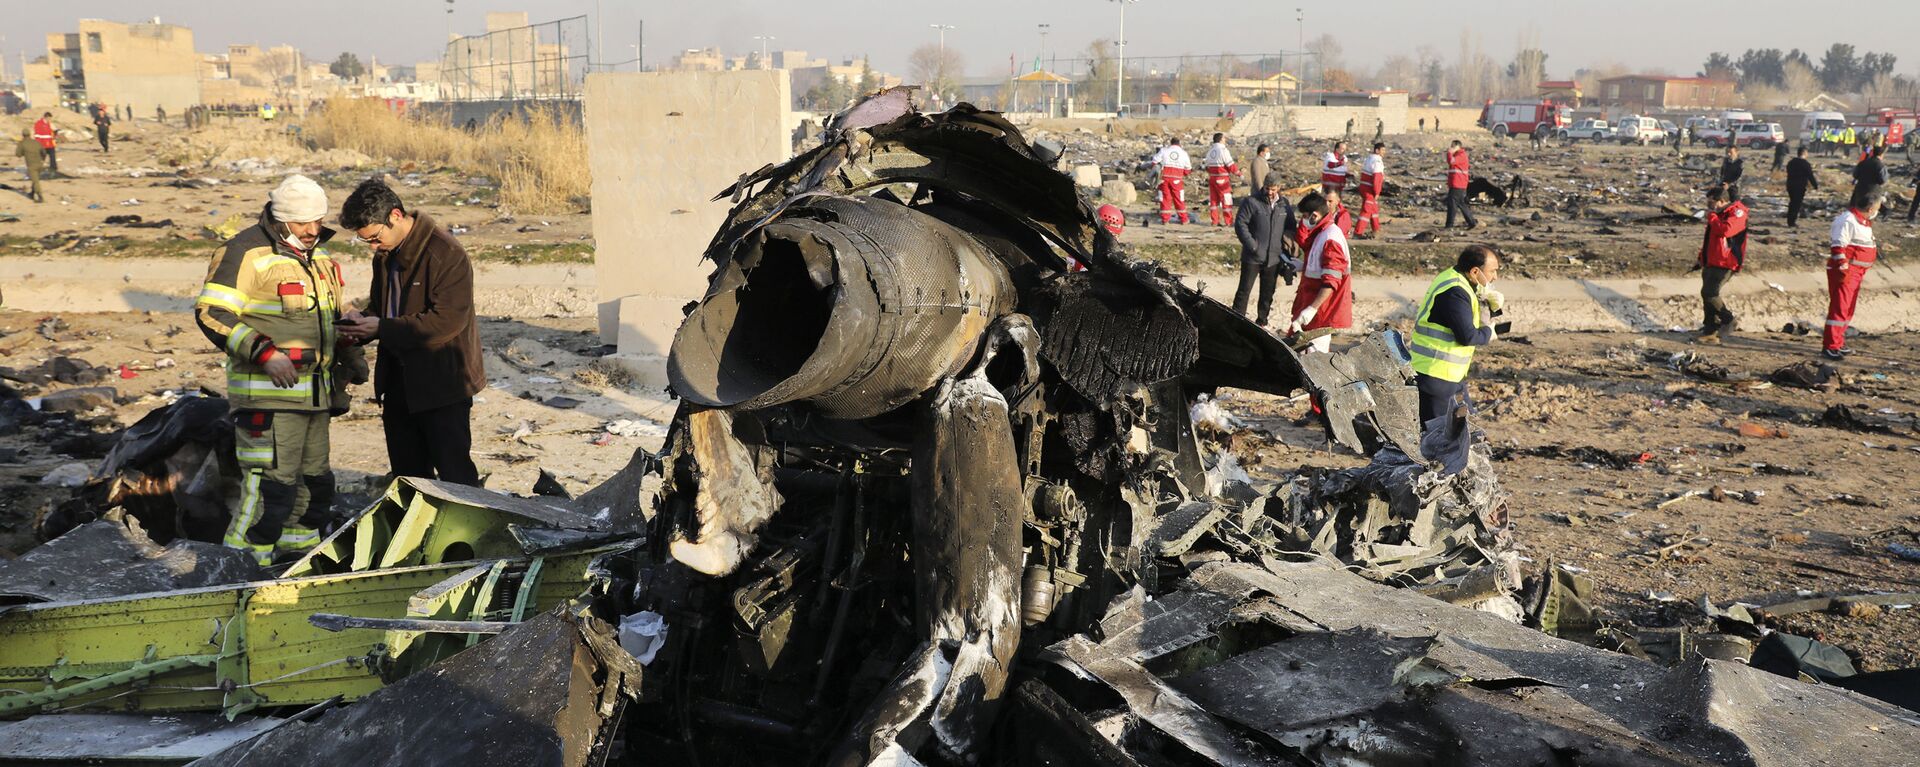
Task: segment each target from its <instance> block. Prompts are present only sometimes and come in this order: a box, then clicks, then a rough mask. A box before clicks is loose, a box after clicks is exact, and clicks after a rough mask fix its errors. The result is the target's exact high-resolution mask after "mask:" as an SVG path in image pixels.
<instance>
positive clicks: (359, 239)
mask: <svg viewBox="0 0 1920 767" xmlns="http://www.w3.org/2000/svg"><path fill="white" fill-rule="evenodd" d="M372 226H378V227H380V231H379V232H378V233H376V234H372V235H365V236H363V235H361V234H360V233H359V232H354V233H353V241H354V243H355V244H358V245H372V244H374V241H376V240H379V239H380V238H382V237H384V236H385V235H386V234H387V232H390V231H392V230H393V227H392V226H390V225H388V224H374V225H372ZM372 226H370V227H368V228H372Z"/></svg>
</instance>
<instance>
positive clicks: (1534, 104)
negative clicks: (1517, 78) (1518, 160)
mask: <svg viewBox="0 0 1920 767" xmlns="http://www.w3.org/2000/svg"><path fill="white" fill-rule="evenodd" d="M1572 112H1573V110H1572V109H1570V108H1568V107H1566V106H1564V105H1560V104H1555V103H1554V102H1553V100H1552V99H1502V100H1499V101H1492V100H1489V101H1488V102H1487V105H1486V106H1485V107H1483V108H1482V109H1481V110H1480V123H1479V124H1480V127H1482V128H1486V129H1487V130H1490V131H1493V135H1495V136H1515V135H1532V134H1533V133H1535V132H1536V131H1544V132H1546V133H1547V134H1549V135H1551V134H1552V133H1553V132H1554V131H1556V130H1559V129H1560V128H1564V127H1566V125H1567V123H1568V122H1569V119H1568V118H1569V117H1570V116H1571V114H1572Z"/></svg>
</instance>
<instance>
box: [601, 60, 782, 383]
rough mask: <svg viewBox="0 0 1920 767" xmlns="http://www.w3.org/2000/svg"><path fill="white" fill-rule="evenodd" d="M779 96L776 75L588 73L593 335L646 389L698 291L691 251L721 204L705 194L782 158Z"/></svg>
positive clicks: (708, 231) (701, 271)
mask: <svg viewBox="0 0 1920 767" xmlns="http://www.w3.org/2000/svg"><path fill="white" fill-rule="evenodd" d="M790 92H791V85H790V84H789V81H788V79H787V72H786V70H744V71H735V72H607V73H596V74H591V75H588V76H587V100H586V109H585V112H586V113H585V122H586V129H587V160H588V163H589V164H590V165H591V167H592V168H593V238H594V248H595V250H594V273H595V275H596V276H597V277H598V281H599V302H600V336H601V338H602V339H603V342H606V343H613V344H617V345H618V347H619V357H618V359H619V360H620V361H621V362H623V363H625V364H626V365H627V366H628V367H630V368H632V369H633V370H634V371H635V372H636V373H638V374H639V375H640V377H641V379H642V380H643V381H645V382H646V383H648V384H649V385H656V384H657V385H664V383H665V381H666V356H667V352H668V350H669V349H671V348H672V345H673V333H674V330H675V329H677V328H678V327H679V326H680V320H681V317H682V316H683V315H682V313H681V307H683V306H684V305H686V303H687V302H689V301H695V300H698V299H699V298H700V296H701V295H702V294H704V293H705V292H706V286H707V280H706V278H707V273H708V271H709V270H710V269H711V268H712V264H709V263H706V262H703V261H702V260H701V259H700V254H701V253H702V252H703V251H704V250H705V249H706V247H707V243H708V242H709V241H711V240H712V239H713V234H714V232H715V231H717V230H718V229H719V228H720V224H721V222H722V220H723V219H724V218H725V217H726V213H727V210H728V208H729V207H730V204H729V202H728V201H727V200H725V199H721V200H719V201H712V202H710V201H709V198H712V197H713V196H714V195H715V194H716V193H718V192H719V191H720V190H722V189H724V188H726V187H727V185H729V184H732V183H733V182H734V181H736V180H737V179H739V177H740V175H741V174H743V173H748V172H751V171H754V170H756V169H758V168H760V167H761V166H762V165H766V164H768V163H777V162H781V161H783V160H785V159H787V158H788V157H789V156H791V154H792V138H791V136H790V135H789V130H790V128H791V123H792V118H791V115H790V104H791V103H792V101H791V97H790V95H789V94H790Z"/></svg>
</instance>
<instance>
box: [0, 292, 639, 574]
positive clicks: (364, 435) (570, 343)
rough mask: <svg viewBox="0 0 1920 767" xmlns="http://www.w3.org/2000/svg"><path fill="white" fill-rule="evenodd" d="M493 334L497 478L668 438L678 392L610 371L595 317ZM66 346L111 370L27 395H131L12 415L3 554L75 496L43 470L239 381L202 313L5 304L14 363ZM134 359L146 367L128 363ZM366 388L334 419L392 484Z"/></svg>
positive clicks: (355, 482)
mask: <svg viewBox="0 0 1920 767" xmlns="http://www.w3.org/2000/svg"><path fill="white" fill-rule="evenodd" d="M43 327H45V328H47V329H48V330H47V332H42V328H43ZM480 337H481V338H480V340H481V344H482V346H484V347H485V348H486V350H487V355H486V358H485V365H486V372H487V378H488V381H489V385H488V388H487V389H486V390H485V391H483V392H482V393H480V394H479V395H478V396H476V397H475V398H474V407H473V420H472V432H473V457H474V461H475V462H476V463H477V464H478V465H479V467H480V473H481V475H482V476H483V477H485V478H486V484H487V486H488V487H491V488H494V489H497V490H504V491H508V492H516V493H521V494H527V493H530V492H531V488H532V487H533V482H534V480H535V479H536V478H537V477H538V476H539V472H540V470H541V469H547V470H549V471H551V472H553V473H554V474H555V475H556V476H557V477H558V478H559V479H560V480H561V483H562V484H563V485H564V486H566V487H567V488H568V489H570V490H572V491H574V492H579V491H581V490H584V489H586V488H589V487H592V486H593V485H595V484H598V483H599V482H601V481H602V480H605V479H606V478H607V477H610V476H612V475H613V474H614V472H616V471H618V470H619V469H620V468H621V467H623V466H625V465H626V464H627V461H628V460H630V459H631V458H632V457H633V452H634V450H635V449H638V448H642V447H645V448H647V449H649V450H652V449H656V448H658V446H659V444H660V437H661V436H664V434H665V427H664V426H663V424H664V423H665V422H666V421H667V420H669V419H671V417H672V410H671V408H670V406H669V405H667V404H666V403H665V402H663V401H661V400H660V399H659V398H658V397H657V396H653V395H646V394H642V393H640V392H639V391H638V390H637V389H636V388H635V387H634V386H633V385H632V384H631V382H628V381H623V380H622V379H620V378H619V376H620V373H619V372H612V373H611V375H609V372H608V371H618V368H615V367H610V366H605V365H596V364H595V363H596V362H597V361H598V360H599V357H600V355H601V353H602V351H603V350H602V348H601V346H600V339H599V331H598V329H597V328H596V327H595V323H594V321H593V320H591V319H525V320H518V319H515V320H498V319H485V320H482V321H481V323H480ZM55 357H69V358H74V359H78V360H83V361H84V362H86V363H90V364H91V365H93V366H100V367H105V368H107V369H108V371H107V375H106V376H105V377H104V379H103V380H101V381H99V382H98V383H89V382H83V383H80V384H72V385H69V384H63V383H57V382H54V383H47V384H44V385H34V384H30V383H21V382H18V381H7V382H6V383H8V384H10V385H12V386H13V387H14V388H16V389H18V390H19V391H20V393H21V394H22V395H24V396H27V397H37V396H41V395H44V394H48V393H53V392H57V391H61V390H64V389H72V388H78V387H79V386H84V385H104V386H112V387H114V389H115V390H116V391H117V400H118V402H117V404H116V405H114V406H112V407H104V408H100V409H98V410H95V411H93V412H91V413H86V414H81V416H80V421H81V422H80V423H78V424H72V423H64V422H63V423H61V424H59V425H57V426H53V427H48V428H36V427H31V426H29V427H26V428H19V427H14V428H12V429H0V556H12V555H15V554H18V553H19V552H22V551H25V550H26V549H28V548H31V547H32V546H33V545H35V544H36V543H37V542H38V541H37V540H35V538H34V536H33V532H32V523H33V522H34V520H37V519H39V518H40V516H41V515H43V514H45V513H46V512H47V511H48V510H49V509H50V508H51V507H52V506H53V505H54V504H56V503H58V502H59V501H61V500H64V499H66V498H67V497H68V495H69V491H68V490H67V489H65V488H62V487H57V486H50V485H47V484H43V482H42V480H43V478H45V477H46V475H47V474H49V473H51V472H54V471H56V470H58V469H59V468H60V467H62V466H64V465H67V464H70V463H74V462H82V463H85V464H86V465H87V466H88V467H92V466H95V465H97V464H98V463H99V459H100V458H101V457H103V456H104V455H105V450H106V448H107V447H109V446H110V444H111V440H110V439H109V438H107V437H106V436H105V435H110V434H111V433H112V432H114V431H115V430H117V429H120V428H123V427H125V426H128V425H130V424H132V423H134V422H135V421H138V420H140V418H141V417H142V416H144V415H146V414H147V413H148V412H150V411H152V410H153V409H154V408H157V407H160V406H162V405H163V404H165V403H166V402H168V401H170V397H171V396H174V395H170V394H169V393H174V394H175V395H177V393H179V392H183V391H184V392H192V391H196V390H200V389H202V388H204V389H206V390H207V391H209V392H212V393H215V394H219V393H221V392H222V391H223V390H224V388H225V385H226V384H225V374H224V372H223V370H222V357H221V354H220V353H219V352H218V351H217V350H215V349H214V347H213V345H212V344H211V343H210V342H208V341H207V339H206V337H205V336H203V335H202V334H201V333H200V331H199V330H198V329H197V328H196V327H195V326H194V323H193V318H192V316H190V315H166V314H159V313H102V314H63V315H47V314H41V313H25V312H15V311H0V367H4V368H7V369H9V371H11V372H18V371H21V370H23V369H27V368H33V367H36V366H37V365H39V364H40V363H41V362H44V361H46V360H48V359H53V358H55ZM122 365H125V366H126V367H127V373H131V374H132V375H133V377H131V378H123V377H122V376H123V375H124V374H123V373H121V372H120V366H122ZM6 374H7V372H0V376H4V375H6ZM354 394H355V397H354V404H353V410H352V411H351V412H349V413H348V414H347V415H346V416H343V417H340V418H337V419H335V420H334V422H333V427H332V441H333V467H334V470H335V472H336V473H337V474H338V475H339V477H340V482H341V487H342V490H343V492H348V493H359V494H362V495H365V494H367V493H374V492H378V491H379V490H381V489H383V488H384V484H383V483H384V475H385V474H386V472H387V455H386V448H385V440H384V437H383V436H382V433H381V426H380V417H379V405H377V404H375V403H374V402H372V401H371V398H372V387H371V386H357V387H354ZM621 421H628V422H631V423H628V424H623V425H620V427H619V428H620V430H621V431H623V432H625V433H626V434H627V435H628V436H622V435H621V434H614V433H610V431H609V428H608V427H609V425H610V424H618V423H619V422H621ZM88 435H101V437H100V438H98V439H84V437H87V436H88ZM76 437H81V438H83V439H75V438H76ZM63 449H64V450H65V452H62V450H63Z"/></svg>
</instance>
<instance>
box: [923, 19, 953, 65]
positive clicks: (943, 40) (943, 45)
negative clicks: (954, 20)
mask: <svg viewBox="0 0 1920 767" xmlns="http://www.w3.org/2000/svg"><path fill="white" fill-rule="evenodd" d="M927 26H929V27H932V28H934V29H937V30H940V53H941V54H943V55H942V56H941V61H942V63H944V62H945V61H946V57H945V56H944V54H945V53H946V52H947V30H949V29H953V28H954V26H953V25H952V24H928V25H927Z"/></svg>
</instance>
